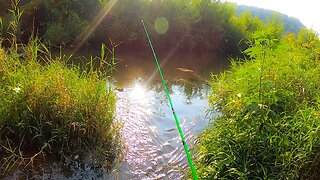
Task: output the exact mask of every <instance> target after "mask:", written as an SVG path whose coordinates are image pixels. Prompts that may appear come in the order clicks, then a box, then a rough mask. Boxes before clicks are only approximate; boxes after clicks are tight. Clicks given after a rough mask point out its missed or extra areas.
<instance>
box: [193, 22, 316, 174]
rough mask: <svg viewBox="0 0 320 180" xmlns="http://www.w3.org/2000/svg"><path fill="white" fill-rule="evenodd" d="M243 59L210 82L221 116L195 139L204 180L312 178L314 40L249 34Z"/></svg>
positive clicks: (304, 33) (311, 36) (307, 35)
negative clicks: (197, 144)
mask: <svg viewBox="0 0 320 180" xmlns="http://www.w3.org/2000/svg"><path fill="white" fill-rule="evenodd" d="M252 37H253V41H252V46H251V47H250V48H248V49H247V50H246V53H247V54H248V55H249V57H250V59H249V60H243V61H242V62H241V63H233V65H232V67H231V69H230V70H228V71H226V72H224V73H222V74H221V75H220V76H219V77H218V78H214V79H213V80H212V83H211V87H212V89H213V92H212V95H211V97H210V102H211V105H212V110H214V111H217V112H219V114H220V115H218V116H217V117H216V118H214V119H213V120H212V122H211V126H210V127H209V128H208V129H207V130H206V131H204V132H203V134H202V135H201V136H200V138H199V141H200V144H199V146H198V151H199V154H198V156H197V158H196V159H197V161H198V162H197V165H198V168H197V169H198V170H199V175H200V177H201V178H202V179H317V178H318V177H319V175H320V171H319V167H320V153H319V152H320V131H319V129H320V115H319V110H320V109H319V107H320V106H319V104H320V96H319V94H320V85H319V81H320V66H319V58H320V41H319V38H318V37H317V36H316V35H315V34H314V33H313V32H311V31H307V30H303V31H301V32H300V33H299V35H298V37H297V38H296V36H295V35H294V34H289V35H287V36H285V37H283V38H281V39H277V38H276V37H275V35H274V33H273V30H272V28H268V29H266V30H264V31H258V32H255V33H253V35H252Z"/></svg>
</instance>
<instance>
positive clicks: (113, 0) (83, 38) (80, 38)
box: [73, 0, 118, 52]
mask: <svg viewBox="0 0 320 180" xmlns="http://www.w3.org/2000/svg"><path fill="white" fill-rule="evenodd" d="M117 2H118V0H110V1H109V2H108V3H107V4H106V5H105V6H104V7H103V9H102V10H101V11H100V12H99V14H98V15H97V16H96V17H95V18H94V20H93V21H92V22H91V23H90V25H89V26H88V29H87V30H86V31H84V32H82V33H81V34H80V35H79V36H78V37H77V39H76V41H75V42H74V44H75V49H74V50H73V52H76V51H77V50H78V49H79V48H80V47H81V46H82V45H83V43H85V42H86V41H87V40H88V38H89V37H90V36H91V34H92V33H93V32H94V30H95V29H96V28H97V26H98V25H99V24H100V23H101V21H102V20H103V19H104V18H105V17H106V16H107V15H108V14H109V12H110V11H111V9H112V8H113V6H114V5H115V4H116V3H117Z"/></svg>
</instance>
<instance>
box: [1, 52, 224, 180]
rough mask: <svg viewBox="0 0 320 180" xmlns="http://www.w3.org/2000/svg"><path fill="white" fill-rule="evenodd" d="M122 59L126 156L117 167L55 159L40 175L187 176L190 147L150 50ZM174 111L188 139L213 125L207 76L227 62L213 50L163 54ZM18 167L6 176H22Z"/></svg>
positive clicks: (119, 115)
mask: <svg viewBox="0 0 320 180" xmlns="http://www.w3.org/2000/svg"><path fill="white" fill-rule="evenodd" d="M118 58H120V59H122V62H121V63H119V66H118V67H117V72H116V74H115V79H116V81H117V82H116V83H117V85H119V86H120V87H121V88H120V89H119V90H117V91H116V95H117V97H118V101H117V110H116V119H117V120H118V121H120V122H122V123H123V128H122V129H121V136H122V138H123V140H124V142H125V148H124V157H123V160H122V161H121V162H119V163H118V164H117V165H116V167H114V168H113V170H112V171H111V172H110V171H106V170H104V169H101V168H100V169H98V170H97V169H96V168H91V167H90V166H81V165H79V164H77V163H71V162H70V163H66V164H63V165H61V164H54V165H51V166H50V167H49V168H48V167H46V168H45V169H44V170H43V172H42V173H40V174H41V175H40V174H38V173H35V174H34V175H33V176H30V177H32V178H36V179H47V178H48V179H121V180H122V179H125V180H127V179H139V180H140V179H184V172H185V171H189V167H188V163H187V159H186V157H185V152H184V150H183V146H182V143H181V140H180V137H179V134H178V131H177V128H176V124H175V121H174V119H173V116H172V112H171V109H170V107H169V103H168V100H167V97H166V94H165V92H164V89H163V85H162V83H161V79H160V77H159V75H158V72H157V70H156V66H155V63H154V60H153V59H152V55H151V54H150V53H144V54H137V53H136V54H134V55H133V54H130V55H121V54H120V55H118ZM159 60H160V64H161V65H162V68H163V74H164V76H165V78H166V80H167V83H168V86H169V91H170V94H171V98H172V101H173V104H174V107H175V112H176V114H177V115H178V118H179V120H180V123H181V127H182V129H183V132H184V134H185V138H186V142H187V144H188V145H190V144H191V142H192V141H193V139H194V138H195V137H196V136H197V135H198V134H199V133H201V131H203V130H204V129H205V128H206V126H207V125H208V122H209V120H208V118H206V113H207V110H208V108H209V105H208V96H209V93H210V88H209V86H208V85H207V81H206V79H209V78H210V77H209V76H210V73H218V72H219V71H220V70H221V69H224V68H225V67H226V66H227V65H226V64H224V63H223V62H225V61H219V60H215V58H214V57H213V56H212V55H210V54H201V55H199V54H184V55H179V56H178V55H174V56H160V57H159ZM19 177H20V178H21V177H23V176H21V173H19V172H16V173H15V174H14V175H13V176H10V177H8V178H7V179H19Z"/></svg>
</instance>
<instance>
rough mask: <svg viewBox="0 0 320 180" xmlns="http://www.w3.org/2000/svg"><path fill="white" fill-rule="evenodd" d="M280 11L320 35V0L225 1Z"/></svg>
mask: <svg viewBox="0 0 320 180" xmlns="http://www.w3.org/2000/svg"><path fill="white" fill-rule="evenodd" d="M223 1H229V2H235V3H237V4H243V5H249V6H256V7H260V8H264V9H271V10H275V11H279V12H281V13H283V14H287V15H288V16H291V17H295V18H298V19H299V20H300V21H301V22H302V23H303V24H304V25H305V26H306V27H307V28H311V29H313V30H315V31H316V32H318V33H320V1H319V0H223Z"/></svg>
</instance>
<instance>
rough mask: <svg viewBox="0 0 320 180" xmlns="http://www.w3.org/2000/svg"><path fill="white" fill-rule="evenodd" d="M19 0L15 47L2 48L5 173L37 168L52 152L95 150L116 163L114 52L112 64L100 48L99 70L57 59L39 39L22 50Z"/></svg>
mask: <svg viewBox="0 0 320 180" xmlns="http://www.w3.org/2000/svg"><path fill="white" fill-rule="evenodd" d="M18 2H19V1H13V6H12V10H10V12H11V13H12V15H13V16H14V17H15V18H14V19H13V21H12V22H11V30H12V33H11V36H12V37H11V39H10V45H11V47H10V48H8V49H4V48H2V47H1V46H0V172H1V173H2V174H4V173H7V172H8V171H10V170H11V169H12V168H16V167H21V165H23V166H22V167H30V166H31V167H33V165H34V164H35V162H36V161H37V160H45V157H47V156H54V157H59V158H70V157H77V158H76V159H81V157H83V158H84V157H85V156H86V155H88V154H93V155H94V156H95V157H97V159H98V160H99V162H98V163H99V165H107V166H108V167H110V166H112V165H113V163H114V162H113V161H114V159H115V157H116V156H117V154H118V147H119V146H118V145H119V138H118V132H119V125H118V124H117V123H116V122H114V114H115V101H116V98H115V95H114V94H113V92H112V90H111V88H110V87H108V86H107V84H106V82H107V79H108V74H109V73H106V72H110V71H111V73H112V72H113V71H114V70H115V69H114V66H113V65H115V63H114V56H113V58H112V59H111V60H110V62H108V58H107V56H106V55H105V52H104V49H101V51H102V52H101V53H102V54H104V55H103V59H101V58H92V59H91V64H92V61H93V60H96V59H99V60H100V61H101V62H100V63H99V64H100V67H99V68H95V67H94V66H89V67H85V68H80V67H78V66H70V65H68V64H67V61H68V60H69V58H70V57H71V56H65V55H63V54H62V53H60V55H59V56H58V57H56V58H54V57H53V56H52V54H51V52H50V50H49V49H48V48H47V47H46V46H45V45H43V44H41V42H40V40H39V39H37V37H32V38H31V39H30V41H29V43H28V44H27V45H19V49H20V50H19V51H21V49H22V52H23V54H21V52H19V53H18V44H17V37H16V32H17V30H18V26H17V24H18V21H19V18H20V16H21V12H20V10H19V9H18V8H17V3H18ZM0 25H1V23H0ZM0 40H1V39H0ZM0 44H1V42H0ZM113 52H114V51H113ZM110 68H111V70H109V71H108V69H110ZM78 157H79V158H78Z"/></svg>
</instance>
